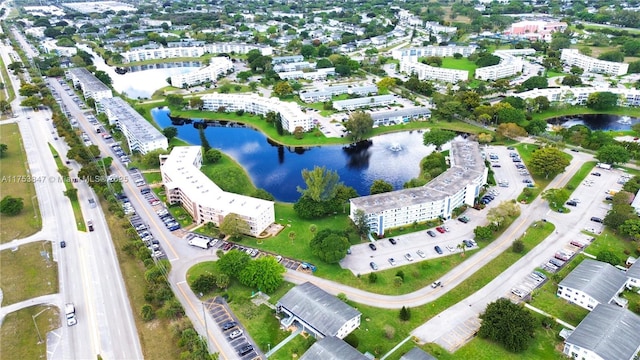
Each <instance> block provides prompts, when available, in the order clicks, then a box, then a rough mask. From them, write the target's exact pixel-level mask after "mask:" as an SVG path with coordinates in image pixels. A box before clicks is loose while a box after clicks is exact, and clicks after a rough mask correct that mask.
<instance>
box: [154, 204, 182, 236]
mask: <svg viewBox="0 0 640 360" xmlns="http://www.w3.org/2000/svg"><path fill="white" fill-rule="evenodd" d="M156 214H158V216H159V217H160V220H162V222H163V223H164V225H165V226H166V227H167V229H169V230H170V231H176V230H178V229H180V224H179V223H178V222H177V221H176V218H174V217H173V216H172V215H171V214H169V211H168V210H167V209H160V210H158V211H156Z"/></svg>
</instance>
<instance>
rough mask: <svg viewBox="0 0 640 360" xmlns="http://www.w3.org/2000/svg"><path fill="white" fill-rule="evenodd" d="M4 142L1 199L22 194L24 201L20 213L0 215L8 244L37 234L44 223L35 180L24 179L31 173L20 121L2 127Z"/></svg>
mask: <svg viewBox="0 0 640 360" xmlns="http://www.w3.org/2000/svg"><path fill="white" fill-rule="evenodd" d="M0 143H1V144H6V145H7V151H6V152H5V153H4V154H3V155H2V157H0V180H1V184H2V185H1V186H0V198H4V197H5V196H7V195H10V196H13V197H19V198H22V202H23V204H24V208H23V209H22V211H21V212H20V213H19V214H18V215H16V216H5V215H0V224H2V226H0V243H6V242H9V241H12V240H14V239H19V238H23V237H26V236H29V235H31V234H34V233H35V232H36V231H39V230H40V228H41V226H42V224H41V219H40V211H39V208H38V199H37V197H36V189H35V187H34V185H33V183H32V182H29V181H25V180H24V179H26V176H27V175H28V174H29V172H28V171H27V168H26V166H27V157H26V155H25V152H24V149H23V147H22V137H21V136H20V131H19V130H18V125H17V124H7V125H1V126H0Z"/></svg>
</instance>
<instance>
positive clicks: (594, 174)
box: [591, 172, 602, 176]
mask: <svg viewBox="0 0 640 360" xmlns="http://www.w3.org/2000/svg"><path fill="white" fill-rule="evenodd" d="M591 175H593V176H602V174H600V173H599V172H592V173H591Z"/></svg>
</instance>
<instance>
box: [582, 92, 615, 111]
mask: <svg viewBox="0 0 640 360" xmlns="http://www.w3.org/2000/svg"><path fill="white" fill-rule="evenodd" d="M617 105H618V95H616V94H614V93H611V92H608V91H603V92H594V93H591V94H589V97H587V107H588V108H591V109H594V110H607V109H611V108H614V107H616V106H617Z"/></svg>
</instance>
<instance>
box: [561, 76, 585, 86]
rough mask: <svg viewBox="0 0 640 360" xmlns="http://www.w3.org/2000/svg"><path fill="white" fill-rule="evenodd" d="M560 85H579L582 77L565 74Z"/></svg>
mask: <svg viewBox="0 0 640 360" xmlns="http://www.w3.org/2000/svg"><path fill="white" fill-rule="evenodd" d="M562 85H566V86H579V85H582V79H581V78H580V76H578V75H566V76H565V77H564V78H563V79H562Z"/></svg>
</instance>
